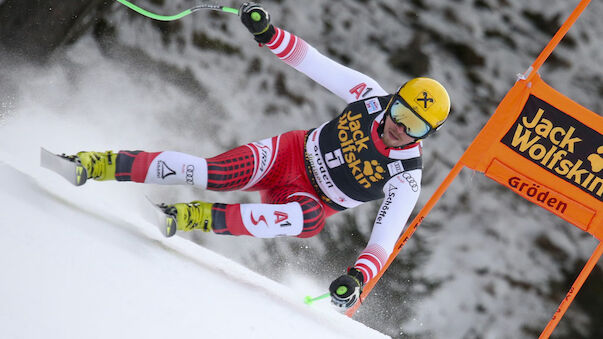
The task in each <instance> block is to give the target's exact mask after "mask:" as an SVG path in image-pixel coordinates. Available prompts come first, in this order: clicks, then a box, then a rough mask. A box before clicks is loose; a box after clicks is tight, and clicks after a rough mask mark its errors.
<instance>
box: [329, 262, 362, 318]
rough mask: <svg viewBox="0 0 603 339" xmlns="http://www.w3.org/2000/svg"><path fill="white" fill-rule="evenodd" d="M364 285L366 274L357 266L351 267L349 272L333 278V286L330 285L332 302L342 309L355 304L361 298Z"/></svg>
mask: <svg viewBox="0 0 603 339" xmlns="http://www.w3.org/2000/svg"><path fill="white" fill-rule="evenodd" d="M363 285H364V276H363V275H362V272H360V271H358V270H357V269H355V268H350V269H349V270H348V273H347V274H344V275H342V276H341V277H339V278H337V279H335V280H333V282H332V283H331V286H329V292H331V302H332V303H333V304H335V306H337V307H339V308H342V309H348V308H350V307H352V306H354V304H355V303H356V302H357V301H358V300H359V299H360V294H361V293H362V287H363Z"/></svg>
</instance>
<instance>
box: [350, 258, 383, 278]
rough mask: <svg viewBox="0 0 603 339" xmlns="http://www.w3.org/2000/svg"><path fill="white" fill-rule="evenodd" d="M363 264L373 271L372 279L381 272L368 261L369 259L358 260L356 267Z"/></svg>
mask: <svg viewBox="0 0 603 339" xmlns="http://www.w3.org/2000/svg"><path fill="white" fill-rule="evenodd" d="M361 264H364V266H366V267H368V268H370V269H371V271H372V274H371V277H374V276H375V275H376V274H377V272H379V270H378V269H377V267H376V266H375V264H373V263H372V262H371V261H370V260H367V259H360V260H357V261H356V264H355V265H354V266H359V265H361Z"/></svg>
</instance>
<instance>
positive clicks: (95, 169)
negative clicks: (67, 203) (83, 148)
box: [76, 151, 117, 183]
mask: <svg viewBox="0 0 603 339" xmlns="http://www.w3.org/2000/svg"><path fill="white" fill-rule="evenodd" d="M76 156H77V159H78V160H79V162H80V164H81V165H82V167H83V168H84V169H85V175H86V176H85V179H84V178H83V176H84V173H81V176H82V178H81V179H83V181H84V182H85V181H86V179H94V180H98V181H103V180H115V160H116V159H117V154H114V153H113V152H111V151H106V152H79V153H78V154H77V155H76ZM79 177H80V173H79V172H78V182H79V181H80V178H79ZM82 183H83V182H82Z"/></svg>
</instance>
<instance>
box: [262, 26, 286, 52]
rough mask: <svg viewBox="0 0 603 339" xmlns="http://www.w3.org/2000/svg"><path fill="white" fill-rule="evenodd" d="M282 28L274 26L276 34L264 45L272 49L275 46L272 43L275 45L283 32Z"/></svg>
mask: <svg viewBox="0 0 603 339" xmlns="http://www.w3.org/2000/svg"><path fill="white" fill-rule="evenodd" d="M284 32H285V31H284V30H282V29H280V28H278V27H276V36H275V37H274V40H273V41H272V42H269V43H267V44H266V47H268V48H270V49H273V48H275V47H274V45H276V43H277V42H278V40H279V39H280V38H281V35H282V34H284Z"/></svg>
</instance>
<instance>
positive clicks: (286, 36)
mask: <svg viewBox="0 0 603 339" xmlns="http://www.w3.org/2000/svg"><path fill="white" fill-rule="evenodd" d="M283 35H284V36H283V38H282V39H281V41H280V42H279V44H278V45H276V46H269V48H270V50H271V51H272V53H274V54H276V55H279V54H281V53H282V52H283V51H284V50H285V49H286V48H287V46H288V45H289V41H290V40H291V39H292V34H291V33H289V32H287V31H283ZM279 39H280V37H279ZM276 42H278V40H276Z"/></svg>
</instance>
